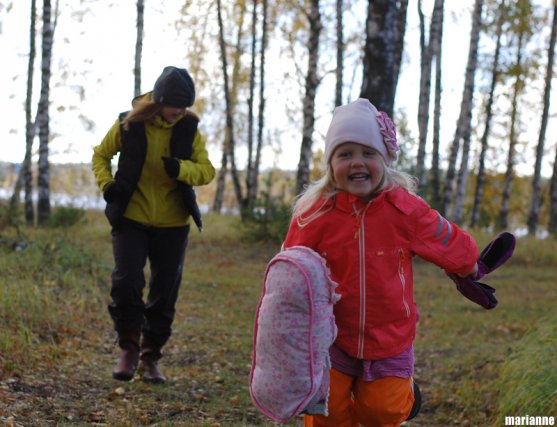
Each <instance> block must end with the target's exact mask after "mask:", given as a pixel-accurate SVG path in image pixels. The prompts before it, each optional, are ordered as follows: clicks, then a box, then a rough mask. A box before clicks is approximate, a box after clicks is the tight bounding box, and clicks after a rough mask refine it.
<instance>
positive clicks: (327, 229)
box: [284, 99, 479, 427]
mask: <svg viewBox="0 0 557 427" xmlns="http://www.w3.org/2000/svg"><path fill="white" fill-rule="evenodd" d="M398 149H399V148H398V145H397V141H396V133H395V129H394V125H393V123H392V121H391V120H390V118H389V117H388V116H387V114H385V113H383V112H378V111H377V109H376V108H375V107H374V106H373V105H372V104H371V103H370V102H369V101H368V100H366V99H358V100H357V101H355V102H352V103H351V104H348V105H344V106H340V107H338V108H336V109H335V112H334V115H333V119H332V121H331V124H330V126H329V129H328V132H327V135H326V138H325V160H326V165H327V170H326V173H325V175H324V176H323V177H322V178H321V179H320V180H319V181H317V182H316V183H314V184H312V185H310V186H309V187H308V188H307V189H306V191H305V192H304V193H303V194H301V196H300V197H299V198H298V200H297V201H296V203H295V205H294V212H293V219H292V222H291V224H290V229H289V231H288V234H287V236H286V239H285V242H284V247H285V248H288V247H292V246H296V245H301V246H307V247H310V248H312V249H313V250H315V251H316V252H318V253H319V254H321V256H323V257H324V258H325V259H326V260H327V263H328V265H329V267H330V269H331V273H332V276H333V279H334V280H335V281H336V282H338V283H339V288H338V290H337V291H338V293H340V295H341V298H340V301H339V302H337V303H336V305H335V307H334V314H335V320H336V324H337V327H338V336H337V339H336V341H335V343H334V345H333V346H332V347H331V349H330V356H331V363H332V369H331V386H330V395H329V403H328V405H329V415H328V416H321V415H318V416H306V417H305V426H306V427H308V426H331V427H352V426H358V425H360V424H363V425H364V426H366V427H368V426H398V425H400V424H401V423H402V422H404V421H405V420H407V419H408V418H409V416H410V415H411V416H414V415H415V414H416V412H417V410H418V409H419V401H418V393H417V390H416V387H415V384H414V383H413V380H412V375H413V365H414V350H413V341H414V337H415V332H416V322H417V318H418V312H417V309H416V305H415V304H414V297H413V278H412V257H413V256H414V255H418V256H420V257H421V258H423V259H425V260H427V261H430V262H432V263H434V264H436V265H437V266H439V267H441V268H443V269H445V270H447V271H448V272H453V273H456V274H458V275H459V276H466V275H468V274H475V272H476V270H477V264H476V260H477V259H478V255H479V254H478V250H477V247H476V244H475V242H474V240H473V239H472V238H471V237H470V236H469V235H468V234H467V233H466V232H464V231H463V230H461V229H460V228H458V227H457V226H455V225H454V224H453V223H451V222H449V221H447V220H446V219H445V218H443V217H442V216H441V215H440V214H439V213H438V212H436V211H435V210H433V209H432V208H431V207H429V206H428V205H427V204H426V203H425V202H424V201H423V200H422V199H421V198H419V197H418V196H416V195H415V194H413V192H412V191H413V190H414V187H415V181H414V179H413V178H412V177H410V176H408V175H406V174H404V173H401V172H398V171H396V170H394V169H392V168H391V165H392V162H393V161H394V160H396V158H397V151H398ZM415 391H416V396H415ZM415 401H416V403H415Z"/></svg>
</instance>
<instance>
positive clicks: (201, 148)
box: [177, 130, 215, 185]
mask: <svg viewBox="0 0 557 427" xmlns="http://www.w3.org/2000/svg"><path fill="white" fill-rule="evenodd" d="M214 177H215V168H214V167H213V164H212V163H211V160H209V153H208V152H207V149H206V148H205V137H204V136H203V135H202V134H201V133H200V132H199V130H197V132H196V134H195V137H194V139H193V149H192V156H191V160H181V161H180V172H179V175H178V178H177V179H178V180H180V181H183V182H185V183H186V184H189V185H206V184H209V183H210V182H211V181H212V180H213V178H214Z"/></svg>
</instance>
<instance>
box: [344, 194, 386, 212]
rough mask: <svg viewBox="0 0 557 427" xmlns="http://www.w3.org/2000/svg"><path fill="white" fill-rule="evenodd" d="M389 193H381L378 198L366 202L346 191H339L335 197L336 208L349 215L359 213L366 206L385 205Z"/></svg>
mask: <svg viewBox="0 0 557 427" xmlns="http://www.w3.org/2000/svg"><path fill="white" fill-rule="evenodd" d="M387 193H388V191H383V192H381V193H380V194H379V195H378V196H377V197H375V198H374V199H372V200H370V201H369V202H367V203H366V202H365V201H364V200H363V199H361V198H359V197H357V196H354V195H353V194H350V193H348V192H346V191H339V192H338V193H336V194H335V195H334V201H333V203H334V204H335V207H336V208H338V209H340V210H342V211H345V212H349V213H354V212H359V211H360V210H361V209H364V208H365V207H366V205H371V204H373V205H374V206H375V205H379V204H381V203H383V201H384V200H385V197H386V195H387Z"/></svg>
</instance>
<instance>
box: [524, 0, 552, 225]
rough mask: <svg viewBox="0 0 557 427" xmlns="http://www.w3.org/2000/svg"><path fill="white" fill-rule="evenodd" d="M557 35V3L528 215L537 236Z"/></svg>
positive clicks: (548, 51) (529, 222)
mask: <svg viewBox="0 0 557 427" xmlns="http://www.w3.org/2000/svg"><path fill="white" fill-rule="evenodd" d="M556 35H557V2H554V4H553V21H552V25H551V36H550V39H549V47H548V49H547V69H546V74H545V90H544V94H543V111H542V120H541V125H540V133H539V137H538V145H537V147H536V163H535V166H534V176H533V179H532V199H531V202H530V212H529V214H528V233H530V234H534V235H535V234H536V229H537V227H538V217H539V214H540V205H541V169H542V160H543V154H544V143H545V133H546V130H547V122H548V116H549V101H550V94H551V80H552V79H553V62H554V55H555V38H556Z"/></svg>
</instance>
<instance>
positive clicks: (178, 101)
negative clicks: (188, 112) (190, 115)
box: [153, 66, 195, 108]
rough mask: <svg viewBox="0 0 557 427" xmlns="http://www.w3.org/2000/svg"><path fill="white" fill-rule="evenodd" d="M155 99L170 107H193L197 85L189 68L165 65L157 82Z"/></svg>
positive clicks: (154, 90)
mask: <svg viewBox="0 0 557 427" xmlns="http://www.w3.org/2000/svg"><path fill="white" fill-rule="evenodd" d="M153 101H155V102H156V103H157V104H163V105H168V106H169V107H176V108H187V107H191V106H192V105H193V101H195V86H194V84H193V80H192V78H191V76H190V75H189V73H188V72H187V70H186V69H185V68H176V67H172V66H168V67H165V68H164V70H163V71H162V74H161V75H160V76H159V78H158V79H157V81H156V82H155V87H154V88H153Z"/></svg>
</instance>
